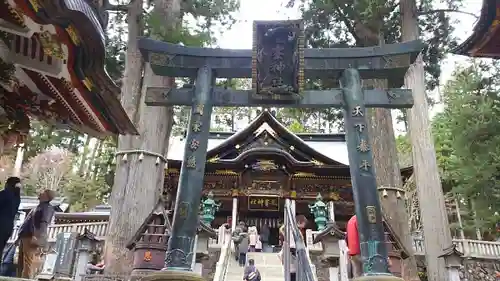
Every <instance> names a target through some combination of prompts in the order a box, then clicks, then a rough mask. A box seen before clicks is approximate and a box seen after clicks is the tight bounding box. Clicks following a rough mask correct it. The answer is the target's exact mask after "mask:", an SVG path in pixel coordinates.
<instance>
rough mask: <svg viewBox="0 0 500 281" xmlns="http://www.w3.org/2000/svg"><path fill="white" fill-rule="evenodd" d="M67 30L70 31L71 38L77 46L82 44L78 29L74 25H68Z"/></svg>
mask: <svg viewBox="0 0 500 281" xmlns="http://www.w3.org/2000/svg"><path fill="white" fill-rule="evenodd" d="M66 32H67V33H68V36H69V38H70V39H71V41H72V42H73V44H75V45H76V46H79V45H80V37H79V36H78V33H77V32H76V29H75V27H74V26H73V25H69V26H68V27H66Z"/></svg>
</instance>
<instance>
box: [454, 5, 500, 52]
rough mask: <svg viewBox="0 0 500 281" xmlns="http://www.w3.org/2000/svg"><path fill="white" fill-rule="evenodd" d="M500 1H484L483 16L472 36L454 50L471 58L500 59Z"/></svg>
mask: <svg viewBox="0 0 500 281" xmlns="http://www.w3.org/2000/svg"><path fill="white" fill-rule="evenodd" d="M499 22H500V0H483V6H482V8H481V15H480V17H479V20H478V21H477V23H476V25H475V26H474V29H473V32H472V35H470V36H469V38H467V39H466V40H465V41H464V42H463V43H462V44H460V45H459V46H458V47H456V48H455V49H453V50H452V53H454V54H458V55H465V56H471V57H486V58H500V48H499V47H498V46H500V44H499V43H500V41H499V40H500V39H498V38H500V26H499V25H498V23H499Z"/></svg>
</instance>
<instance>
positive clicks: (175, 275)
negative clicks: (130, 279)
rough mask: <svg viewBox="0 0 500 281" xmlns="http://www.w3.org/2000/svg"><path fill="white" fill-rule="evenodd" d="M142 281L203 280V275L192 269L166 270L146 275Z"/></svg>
mask: <svg viewBox="0 0 500 281" xmlns="http://www.w3.org/2000/svg"><path fill="white" fill-rule="evenodd" d="M141 280H142V281H202V280H204V279H203V277H202V276H201V275H199V274H198V273H195V272H192V271H181V270H165V271H157V272H155V273H151V274H148V275H146V276H144V277H143V278H142V279H141Z"/></svg>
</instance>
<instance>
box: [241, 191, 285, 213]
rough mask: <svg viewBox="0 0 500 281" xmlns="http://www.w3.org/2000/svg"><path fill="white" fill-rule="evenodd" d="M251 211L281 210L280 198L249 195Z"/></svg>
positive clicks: (249, 208)
mask: <svg viewBox="0 0 500 281" xmlns="http://www.w3.org/2000/svg"><path fill="white" fill-rule="evenodd" d="M248 210H249V211H276V212H277V211H279V210H280V198H279V197H274V196H251V195H250V196H248Z"/></svg>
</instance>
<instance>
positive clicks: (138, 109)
mask: <svg viewBox="0 0 500 281" xmlns="http://www.w3.org/2000/svg"><path fill="white" fill-rule="evenodd" d="M142 3H143V1H142V0H135V1H133V3H132V4H131V5H130V6H129V10H128V34H129V39H128V43H127V54H126V60H125V64H126V65H125V75H124V78H123V86H122V105H123V106H124V108H125V110H126V111H127V113H128V115H129V117H130V118H131V119H132V120H133V121H134V124H135V125H136V126H137V129H138V131H139V133H140V136H120V138H119V140H118V151H117V152H118V153H120V151H125V150H145V151H148V152H153V153H158V154H161V155H164V156H165V157H166V155H167V150H168V140H169V137H170V132H171V129H172V117H173V110H172V108H171V107H168V108H167V107H147V106H146V105H145V103H144V100H145V93H146V87H147V86H159V87H168V86H172V85H173V79H171V78H167V77H158V76H154V75H153V73H152V71H151V68H150V67H149V65H147V66H146V67H145V69H144V79H143V82H144V83H143V85H141V80H142V79H141V75H142V70H143V62H142V57H141V54H140V52H139V49H138V46H137V37H138V36H139V35H141V26H142V25H141V22H140V19H141V17H142V16H141V13H142ZM154 12H159V13H160V15H162V18H163V19H166V20H169V21H170V22H172V21H174V22H175V21H176V20H177V19H179V18H180V15H179V14H180V3H179V0H163V1H157V2H156V3H155V11H154ZM124 155H127V159H126V161H124ZM140 155H141V154H140V153H129V154H122V155H119V156H118V158H117V165H116V172H115V180H114V186H113V190H112V192H111V200H110V202H111V206H112V209H111V215H110V222H109V226H108V233H107V236H106V249H105V263H106V270H107V272H110V273H113V274H129V273H130V271H131V270H132V262H133V260H132V253H131V252H129V251H128V250H127V249H126V248H125V245H126V244H127V243H128V241H129V239H131V238H132V236H133V235H134V234H135V232H136V231H137V229H138V228H139V226H140V225H141V224H142V223H143V221H144V219H145V218H146V216H147V215H148V214H149V213H150V212H151V211H152V208H153V206H155V205H156V203H157V202H158V200H159V199H160V197H161V194H162V189H163V181H164V177H165V171H164V167H165V166H164V165H165V163H164V162H162V161H160V162H159V163H157V157H154V156H149V155H146V154H144V155H143V156H144V158H143V159H142V160H139V156H140Z"/></svg>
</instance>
